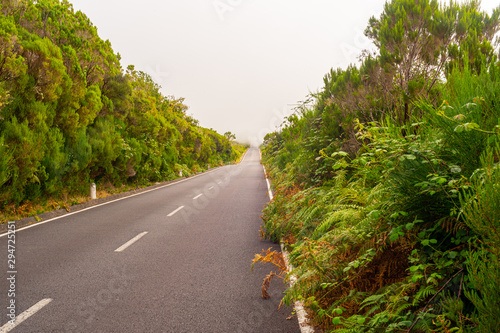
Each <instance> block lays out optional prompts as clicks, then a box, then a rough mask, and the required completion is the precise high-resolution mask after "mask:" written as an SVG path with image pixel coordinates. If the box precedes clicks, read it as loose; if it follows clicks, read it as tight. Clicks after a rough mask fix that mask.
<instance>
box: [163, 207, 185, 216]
mask: <svg viewBox="0 0 500 333" xmlns="http://www.w3.org/2000/svg"><path fill="white" fill-rule="evenodd" d="M182 208H184V206H180V207H179V208H177V209H176V210H174V211H173V212H172V213H170V214H168V215H167V216H168V217H171V216H174V215H175V213H177V212H178V211H180V210H181V209H182Z"/></svg>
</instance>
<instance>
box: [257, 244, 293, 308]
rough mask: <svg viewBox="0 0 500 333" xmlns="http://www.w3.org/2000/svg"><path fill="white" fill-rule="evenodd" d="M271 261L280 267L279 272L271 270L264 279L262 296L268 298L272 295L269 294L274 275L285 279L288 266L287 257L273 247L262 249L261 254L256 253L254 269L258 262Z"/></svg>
mask: <svg viewBox="0 0 500 333" xmlns="http://www.w3.org/2000/svg"><path fill="white" fill-rule="evenodd" d="M258 262H261V263H266V262H267V263H270V264H273V265H274V266H275V267H276V268H278V273H275V272H272V271H271V272H270V273H269V274H268V275H267V276H266V277H265V278H264V280H263V281H262V297H263V298H265V299H268V298H269V297H270V296H269V294H268V292H267V291H268V290H269V284H270V283H271V280H272V279H273V278H274V277H278V278H280V279H285V274H286V271H287V267H286V264H285V259H284V258H283V253H281V252H277V251H272V250H271V248H268V249H267V250H262V252H261V253H260V254H256V255H255V258H254V259H253V260H252V270H253V267H254V265H255V264H256V263H258Z"/></svg>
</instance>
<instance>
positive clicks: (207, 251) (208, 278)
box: [0, 149, 300, 333]
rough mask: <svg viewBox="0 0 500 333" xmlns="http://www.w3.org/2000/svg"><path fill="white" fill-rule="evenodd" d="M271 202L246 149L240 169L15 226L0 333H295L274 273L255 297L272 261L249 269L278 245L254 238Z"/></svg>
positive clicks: (2, 250)
mask: <svg viewBox="0 0 500 333" xmlns="http://www.w3.org/2000/svg"><path fill="white" fill-rule="evenodd" d="M267 201H268V197H267V185H266V181H265V178H264V174H263V170H262V167H261V165H260V162H259V151H258V150H257V149H250V150H249V151H248V153H247V154H246V156H245V158H244V159H243V161H242V162H241V163H240V164H239V165H233V166H226V167H222V168H218V169H215V170H213V171H210V172H208V173H204V174H201V175H198V176H195V177H191V178H187V179H185V180H182V181H180V182H176V183H173V184H169V185H167V186H165V187H162V188H160V189H156V190H153V191H150V192H146V193H142V194H140V195H135V196H133V197H128V198H125V199H120V200H118V201H115V202H112V203H109V204H105V205H101V206H98V207H94V208H92V209H88V210H85V211H82V212H79V213H75V214H72V215H69V216H66V217H63V218H59V219H57V220H53V221H51V222H48V223H45V224H42V225H36V226H34V227H32V228H28V229H24V230H21V229H20V230H18V231H17V232H16V234H15V244H14V242H12V240H13V239H14V236H12V234H11V236H10V239H9V235H4V236H2V237H0V256H1V262H2V266H1V269H2V271H1V272H0V274H1V277H2V279H1V281H0V290H1V292H2V295H1V298H0V300H1V304H0V306H1V308H0V314H1V315H2V317H1V319H0V327H1V328H0V332H2V333H4V332H9V331H11V332H120V333H122V332H176V333H177V332H218V333H220V332H231V333H234V332H236V333H237V332H242V333H243V332H249V333H250V332H262V333H272V332H286V333H295V332H300V329H299V326H298V323H297V318H296V317H295V316H293V317H292V319H287V318H288V317H290V315H291V311H292V309H290V308H287V307H285V306H283V307H282V308H281V310H278V305H279V302H280V300H281V296H282V294H281V293H282V292H283V290H284V289H285V285H284V284H283V282H282V281H281V280H276V281H273V282H272V283H271V290H270V295H271V298H270V299H269V300H264V299H262V297H261V292H260V285H261V282H262V279H263V278H264V276H265V275H266V274H268V273H269V272H270V271H271V270H272V267H271V266H265V265H256V266H255V268H254V271H253V273H252V272H251V271H250V266H251V259H252V258H253V257H254V255H255V253H258V252H260V251H261V250H262V249H267V248H269V247H273V248H274V249H276V250H278V249H279V247H278V246H277V245H276V244H272V243H270V242H268V241H264V240H261V239H260V238H259V227H260V223H261V221H260V214H261V211H262V208H263V206H264V205H265V203H266V202H267ZM9 240H10V241H11V242H10V245H11V247H10V249H9ZM9 258H10V259H11V260H13V259H15V262H14V261H8V260H9ZM9 265H10V267H9ZM12 304H14V305H12ZM9 307H10V309H9ZM13 307H14V308H15V310H14V311H13V310H12V308H13ZM11 312H15V315H16V322H17V323H18V325H17V326H15V327H14V326H12V325H11V324H9V323H8V321H9V320H10V317H9V313H11Z"/></svg>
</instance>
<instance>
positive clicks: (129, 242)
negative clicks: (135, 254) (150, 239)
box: [115, 231, 148, 252]
mask: <svg viewBox="0 0 500 333" xmlns="http://www.w3.org/2000/svg"><path fill="white" fill-rule="evenodd" d="M147 233H148V232H147V231H145V232H142V233H140V234H138V235H137V236H135V237H134V238H132V239H131V240H129V241H128V242H126V243H125V244H123V245H122V246H120V247H119V248H117V249H116V250H115V252H123V251H124V250H125V249H126V248H127V247H129V246H130V245H132V244H134V243H135V242H137V241H138V240H139V239H141V238H142V237H143V236H144V235H146V234H147Z"/></svg>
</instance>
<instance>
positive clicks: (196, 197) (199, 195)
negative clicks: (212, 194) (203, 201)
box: [193, 194, 203, 200]
mask: <svg viewBox="0 0 500 333" xmlns="http://www.w3.org/2000/svg"><path fill="white" fill-rule="evenodd" d="M202 195H203V194H198V195H197V196H195V197H194V198H193V200H196V199H198V198H199V197H201V196H202Z"/></svg>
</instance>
